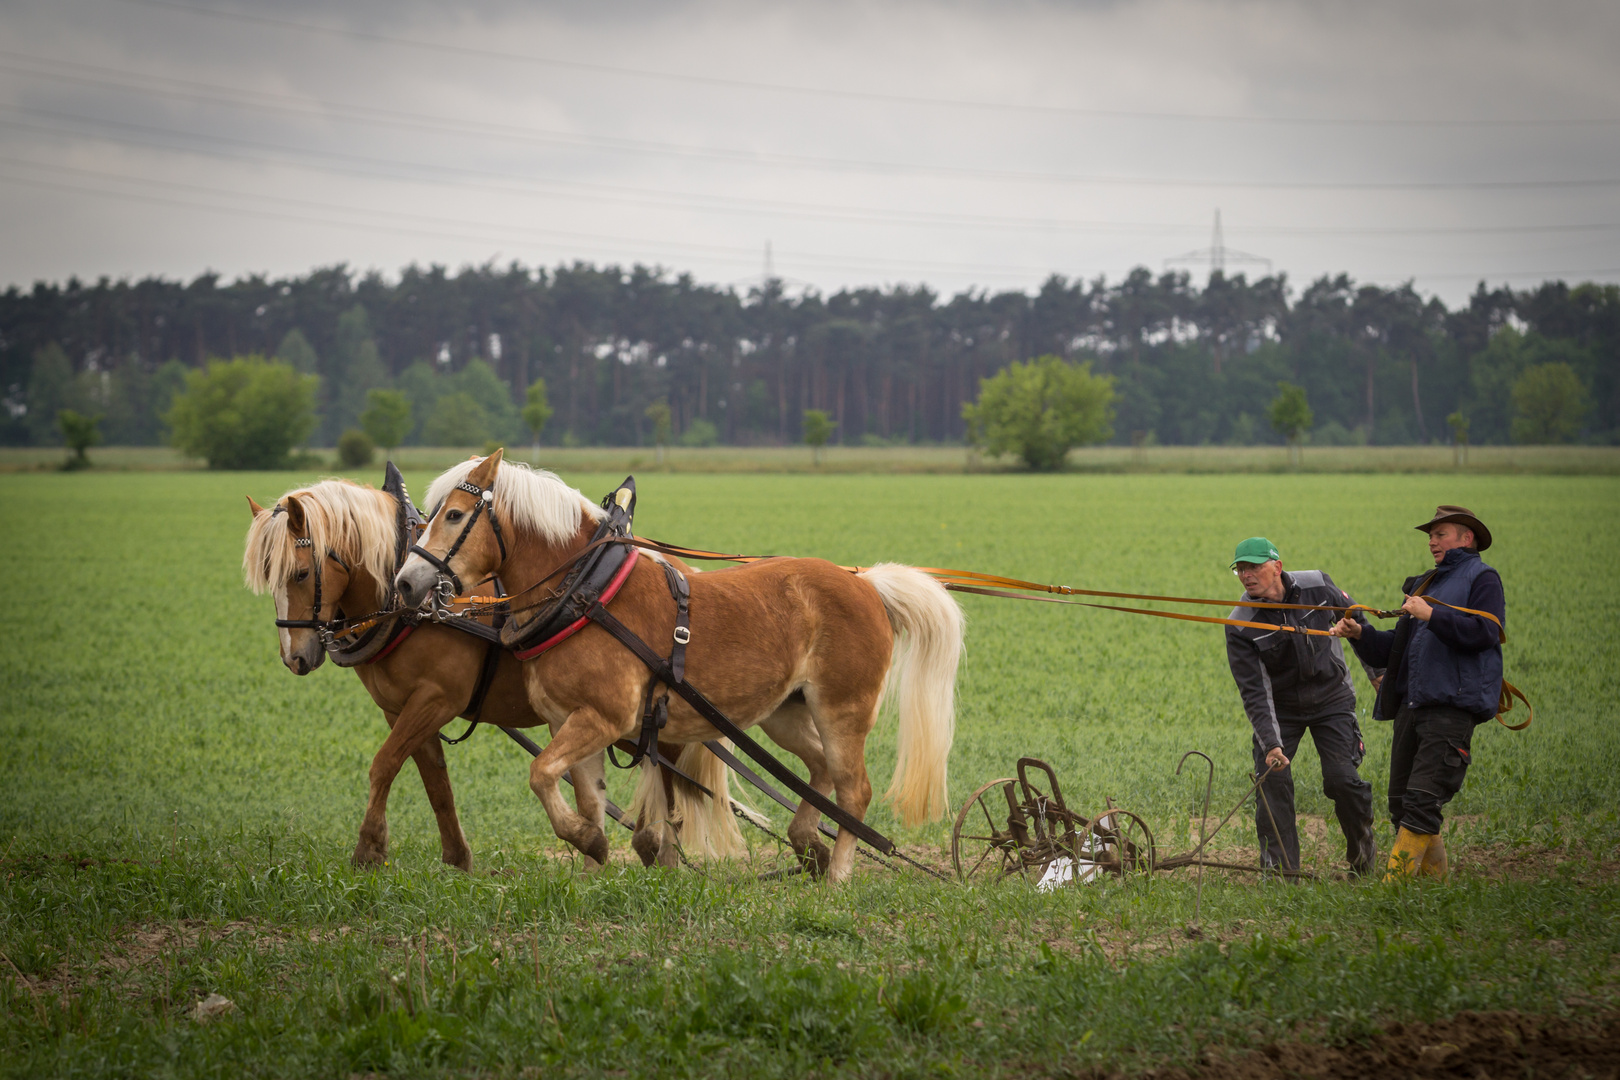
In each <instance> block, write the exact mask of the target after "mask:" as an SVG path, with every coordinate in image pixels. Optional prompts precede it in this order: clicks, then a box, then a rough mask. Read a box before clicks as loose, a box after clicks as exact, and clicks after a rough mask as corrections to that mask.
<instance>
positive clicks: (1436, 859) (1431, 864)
mask: <svg viewBox="0 0 1620 1080" xmlns="http://www.w3.org/2000/svg"><path fill="white" fill-rule="evenodd" d="M1449 869H1450V867H1449V866H1448V865H1447V863H1446V842H1445V840H1444V839H1442V838H1441V837H1440V836H1438V835H1435V836H1431V837H1429V850H1428V851H1426V852H1424V853H1423V865H1421V866H1419V867H1418V873H1419V874H1421V875H1422V876H1423V877H1432V878H1438V879H1439V880H1441V881H1444V880H1446V873H1447V872H1448V870H1449Z"/></svg>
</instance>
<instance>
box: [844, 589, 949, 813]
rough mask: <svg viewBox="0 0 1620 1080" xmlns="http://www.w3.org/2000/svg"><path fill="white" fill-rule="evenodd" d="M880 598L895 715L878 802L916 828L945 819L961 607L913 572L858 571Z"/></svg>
mask: <svg viewBox="0 0 1620 1080" xmlns="http://www.w3.org/2000/svg"><path fill="white" fill-rule="evenodd" d="M860 576H861V578H863V579H864V580H865V581H866V582H867V584H869V585H871V586H872V587H873V588H874V589H876V590H877V593H878V596H880V597H882V598H883V608H884V610H885V611H887V612H888V614H889V625H890V626H892V627H893V628H894V632H895V643H894V659H893V660H892V661H891V663H890V665H889V685H888V690H889V692H890V693H892V694H893V695H895V697H896V699H897V703H898V705H899V711H900V737H899V747H898V752H897V754H896V757H895V763H894V779H893V780H892V781H891V782H890V784H889V790H888V791H887V792H886V793H885V795H884V798H886V799H888V800H889V801H890V802H891V803H893V804H894V807H895V809H896V810H897V811H898V812H899V814H900V820H901V821H902V822H904V823H905V824H906V825H916V824H918V823H920V822H923V821H930V820H933V819H936V818H939V817H941V816H943V815H944V813H945V811H946V803H947V801H948V800H949V798H950V794H949V792H948V791H947V790H946V764H947V760H948V759H949V757H950V753H951V740H952V739H953V738H954V737H955V734H956V665H957V663H958V662H959V661H960V660H961V658H962V628H963V621H964V620H963V616H962V609H961V608H960V607H958V606H957V604H956V601H955V600H952V599H951V596H950V594H949V593H947V592H946V591H945V587H944V586H943V585H941V584H940V583H939V582H937V581H935V580H934V579H933V578H931V577H929V576H928V575H927V574H925V573H923V572H922V571H921V570H918V569H916V568H915V567H910V566H902V565H900V564H899V563H878V564H877V565H876V566H873V567H871V568H869V569H866V570H862V571H861V572H860Z"/></svg>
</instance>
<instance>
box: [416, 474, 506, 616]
mask: <svg viewBox="0 0 1620 1080" xmlns="http://www.w3.org/2000/svg"><path fill="white" fill-rule="evenodd" d="M455 490H457V491H465V492H467V493H468V494H471V495H476V496H478V501H477V502H475V503H474V504H473V509H472V513H471V514H469V515H468V516H467V524H465V525H463V526H462V527H461V534H460V535H459V536H457V537H456V542H455V543H453V544H451V545H450V550H449V551H447V552H445V553H444V557H443V558H440V557H439V556H437V555H435V554H433V552H431V551H428V550H427V549H426V548H423V547H422V546H421V545H419V544H412V545H411V549H410V550H411V554H413V555H420V556H421V557H422V558H424V559H426V560H427V561H428V562H429V563H430V564H432V566H433V568H434V569H436V570H438V572H439V573H440V574H443V575H444V576H445V578H447V579H448V580H449V581H450V584H452V585H454V586H455V589H456V591H455V595H457V596H460V595H461V593H462V592H463V589H462V585H461V578H460V577H459V576H457V574H456V572H455V571H454V570H452V569H450V560H451V559H454V558H455V557H456V552H458V551H460V550H461V545H462V544H465V543H466V542H467V537H468V536H470V535H471V534H472V531H473V526H475V525H477V524H478V516H479V515H480V514H482V513H484V511H485V510H488V511H489V527H490V528H491V529H492V530H494V532H495V543H496V544H497V545H498V546H499V547H500V549H501V562H502V563H504V562H506V537H505V536H504V535H502V533H501V519H500V518H499V517H497V516H496V514H495V491H494V489H493V488H481V487H479V486H478V485H477V484H469V483H467V481H465V480H463V481H462V482H461V483H459V484H457V485H456V487H455ZM443 509H444V504H443V503H440V504H439V505H438V506H437V507H435V508H434V511H433V514H432V516H431V517H429V518H428V524H429V525H430V526H431V525H432V523H433V522H434V521H435V520H437V519H438V516H439V511H441V510H443Z"/></svg>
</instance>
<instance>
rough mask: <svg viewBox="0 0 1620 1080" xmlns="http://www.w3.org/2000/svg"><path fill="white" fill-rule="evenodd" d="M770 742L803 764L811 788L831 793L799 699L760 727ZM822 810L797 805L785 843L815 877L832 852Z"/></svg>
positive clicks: (824, 765)
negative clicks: (826, 841) (826, 839)
mask: <svg viewBox="0 0 1620 1080" xmlns="http://www.w3.org/2000/svg"><path fill="white" fill-rule="evenodd" d="M760 727H762V728H764V729H765V733H766V734H767V735H769V736H770V737H771V741H772V742H774V743H776V745H777V746H780V747H781V748H782V749H783V750H786V751H787V752H788V753H790V754H792V755H793V756H794V757H796V758H798V759H799V760H800V761H802V762H804V765H805V768H807V769H809V770H810V786H811V787H813V788H815V789H816V790H817V791H819V792H821V793H822V794H823V795H831V794H832V793H833V781H832V773H831V771H830V770H829V769H828V767H827V756H826V754H825V753H824V752H823V750H822V746H821V735H820V733H818V732H817V731H816V725H815V720H814V718H813V717H812V716H811V715H810V708H809V706H807V705H806V704H805V703H804V701H803V700H802V699H799V698H794V699H790V701H788V702H786V703H784V704H782V705H781V706H779V707H778V708H777V710H776V711H775V712H774V713H772V714H771V715H770V716H768V717H766V718H765V721H764V722H763V723H762V724H760ZM820 824H821V811H820V810H817V809H816V808H815V807H814V806H812V805H810V804H809V803H808V802H802V801H801V802H800V803H799V809H798V810H797V811H795V813H794V815H793V820H792V821H791V822H790V823H789V824H788V842H789V843H791V844H792V845H793V851H794V853H795V854H797V855H798V856H799V861H800V862H802V863H803V864H804V866H805V868H806V869H807V870H809V871H810V873H811V874H812V875H814V876H816V877H820V876H821V875H823V874H825V873H826V872H827V866H828V863H829V862H830V860H831V853H830V852H829V851H828V850H827V845H826V844H824V843H822V842H821V831H820V829H819V828H817V826H819V825H820Z"/></svg>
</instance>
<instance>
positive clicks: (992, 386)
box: [962, 356, 1114, 472]
mask: <svg viewBox="0 0 1620 1080" xmlns="http://www.w3.org/2000/svg"><path fill="white" fill-rule="evenodd" d="M962 419H964V420H966V421H967V441H968V445H970V446H976V447H979V448H980V449H982V450H984V451H985V452H986V453H990V454H1009V453H1010V454H1016V455H1018V456H1019V457H1020V458H1022V459H1023V460H1024V463H1025V464H1026V465H1028V466H1029V467H1030V468H1031V469H1035V470H1036V471H1038V472H1052V471H1055V470H1057V469H1061V468H1062V467H1063V459H1064V457H1065V456H1066V455H1067V454H1068V452H1069V450H1070V449H1071V448H1073V447H1076V446H1084V445H1086V444H1087V443H1095V442H1102V441H1103V440H1104V439H1106V438H1108V437H1109V436H1111V435H1112V434H1113V433H1114V428H1113V422H1114V380H1113V379H1112V378H1111V377H1109V376H1106V375H1093V374H1092V373H1091V365H1090V364H1089V363H1086V364H1070V363H1067V362H1065V361H1063V360H1061V359H1059V358H1058V357H1056V356H1041V357H1037V358H1036V359H1034V360H1031V361H1029V363H1027V364H1017V363H1015V364H1009V365H1008V366H1007V367H1005V368H1003V369H1002V370H1001V371H1000V372H998V373H996V374H995V375H993V376H991V377H990V378H988V379H980V380H979V400H978V401H976V402H974V403H972V404H969V405H964V406H962Z"/></svg>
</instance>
